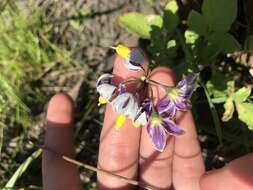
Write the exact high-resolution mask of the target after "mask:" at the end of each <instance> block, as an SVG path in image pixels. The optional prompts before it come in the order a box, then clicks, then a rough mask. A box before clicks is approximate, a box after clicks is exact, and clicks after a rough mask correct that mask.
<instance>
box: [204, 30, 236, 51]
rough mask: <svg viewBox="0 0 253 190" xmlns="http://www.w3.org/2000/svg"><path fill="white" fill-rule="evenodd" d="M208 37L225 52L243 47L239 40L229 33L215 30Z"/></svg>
mask: <svg viewBox="0 0 253 190" xmlns="http://www.w3.org/2000/svg"><path fill="white" fill-rule="evenodd" d="M207 39H208V40H209V42H211V43H212V44H213V45H214V46H216V48H218V49H220V50H221V51H222V52H223V53H231V52H234V51H237V50H240V49H241V45H240V44H239V42H238V41H237V40H236V39H235V38H234V37H233V36H232V35H231V34H228V33H220V32H213V33H212V34H210V35H209V36H208V37H207Z"/></svg>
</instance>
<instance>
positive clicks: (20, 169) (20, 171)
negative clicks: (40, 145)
mask: <svg viewBox="0 0 253 190" xmlns="http://www.w3.org/2000/svg"><path fill="white" fill-rule="evenodd" d="M41 153H42V149H38V150H36V151H35V152H33V153H32V155H31V156H29V157H28V158H27V159H26V160H25V161H24V162H23V163H22V164H21V165H20V166H19V167H18V169H17V170H16V172H15V173H14V174H13V175H12V177H11V179H10V180H9V181H8V182H7V184H6V185H5V188H12V187H13V186H14V185H15V183H16V182H17V180H18V179H19V178H20V177H21V176H22V174H23V173H24V172H25V171H26V169H27V168H28V166H29V165H30V164H31V162H32V161H33V160H35V159H36V158H38V157H39V156H40V155H41Z"/></svg>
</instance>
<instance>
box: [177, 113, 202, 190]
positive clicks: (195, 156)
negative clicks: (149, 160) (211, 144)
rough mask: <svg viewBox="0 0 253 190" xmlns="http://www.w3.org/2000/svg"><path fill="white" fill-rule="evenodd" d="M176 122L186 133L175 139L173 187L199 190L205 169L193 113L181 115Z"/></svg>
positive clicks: (178, 189) (183, 189)
mask: <svg viewBox="0 0 253 190" xmlns="http://www.w3.org/2000/svg"><path fill="white" fill-rule="evenodd" d="M176 122H177V124H178V126H179V128H181V129H183V130H184V131H185V133H184V134H183V135H181V136H178V137H176V138H175V148H174V155H173V186H174V188H175V189H177V190H198V189H199V179H200V176H201V175H202V174H203V173H204V172H205V167H204V161H203V158H202V155H201V149H200V145H199V142H198V136H197V133H196V129H195V125H194V121H193V118H192V115H191V112H190V111H188V112H187V113H180V114H179V116H178V118H177V120H176Z"/></svg>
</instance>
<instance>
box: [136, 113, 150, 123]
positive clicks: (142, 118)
mask: <svg viewBox="0 0 253 190" xmlns="http://www.w3.org/2000/svg"><path fill="white" fill-rule="evenodd" d="M135 123H137V124H140V125H142V126H145V125H147V124H148V121H147V115H146V112H142V113H141V115H140V116H139V117H138V118H137V119H136V120H135Z"/></svg>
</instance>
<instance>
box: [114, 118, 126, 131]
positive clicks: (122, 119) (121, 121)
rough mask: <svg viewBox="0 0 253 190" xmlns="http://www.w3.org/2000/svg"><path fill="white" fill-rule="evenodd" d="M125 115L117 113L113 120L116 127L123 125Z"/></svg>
mask: <svg viewBox="0 0 253 190" xmlns="http://www.w3.org/2000/svg"><path fill="white" fill-rule="evenodd" d="M126 119H127V117H126V116H125V115H119V116H118V117H117V119H116V122H115V127H116V129H120V128H122V127H123V126H124V123H125V121H126Z"/></svg>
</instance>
